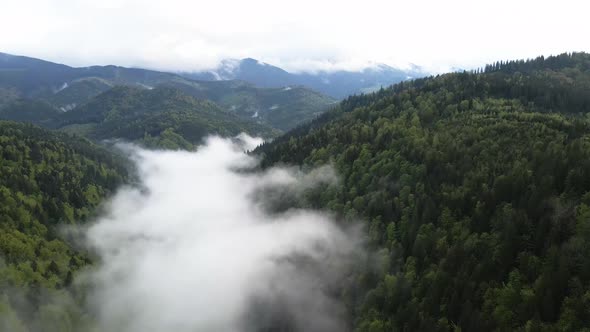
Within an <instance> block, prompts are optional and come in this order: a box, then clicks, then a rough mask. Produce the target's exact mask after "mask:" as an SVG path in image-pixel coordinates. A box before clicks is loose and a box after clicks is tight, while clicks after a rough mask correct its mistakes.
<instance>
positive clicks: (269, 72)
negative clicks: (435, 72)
mask: <svg viewBox="0 0 590 332" xmlns="http://www.w3.org/2000/svg"><path fill="white" fill-rule="evenodd" d="M426 74H427V73H426V72H425V71H424V70H423V69H422V68H420V67H419V66H416V65H411V66H410V68H409V69H407V70H401V69H396V68H393V67H391V66H388V65H385V64H376V65H374V66H372V67H367V68H364V69H362V70H359V71H346V70H336V71H317V72H314V73H308V72H299V73H290V72H287V71H285V70H283V69H281V68H279V67H276V66H273V65H270V64H267V63H264V62H260V61H258V60H256V59H252V58H246V59H242V60H237V59H229V60H224V61H222V62H221V64H220V65H219V67H218V68H217V69H215V70H212V71H202V72H192V73H181V75H183V76H185V77H189V78H194V79H198V80H234V79H238V80H243V81H247V82H252V83H254V84H256V85H257V86H260V87H275V88H276V87H285V86H292V85H303V86H306V87H309V88H311V89H314V90H316V91H319V92H322V93H325V94H327V95H329V96H331V97H334V98H337V99H342V98H344V97H346V96H349V95H352V94H359V93H363V92H364V93H366V92H372V91H375V90H378V89H379V88H381V87H386V86H389V85H391V84H394V83H397V82H401V81H405V80H408V79H412V78H418V77H422V76H426Z"/></svg>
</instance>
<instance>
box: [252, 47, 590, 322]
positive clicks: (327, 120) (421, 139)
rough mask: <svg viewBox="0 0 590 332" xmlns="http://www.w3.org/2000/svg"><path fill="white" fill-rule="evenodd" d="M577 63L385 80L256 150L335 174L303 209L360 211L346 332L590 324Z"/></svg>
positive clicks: (589, 164)
mask: <svg viewBox="0 0 590 332" xmlns="http://www.w3.org/2000/svg"><path fill="white" fill-rule="evenodd" d="M589 65H590V55H588V54H584V53H574V54H563V55H560V56H557V57H550V58H546V59H544V58H539V59H535V60H531V61H526V62H520V61H519V62H513V63H506V64H502V65H500V66H499V68H498V69H497V70H496V69H489V70H487V72H486V73H468V72H465V73H455V74H447V75H442V76H438V77H431V78H427V79H419V80H415V81H412V82H404V83H400V84H398V85H395V86H393V87H390V88H387V89H382V90H381V91H379V92H376V93H375V94H370V95H362V96H354V97H350V98H348V99H347V100H345V101H344V102H343V103H342V104H341V105H340V107H339V108H338V109H336V110H333V111H332V112H330V113H327V114H325V115H324V116H322V117H321V118H320V119H318V121H317V122H312V123H310V124H308V125H305V126H302V127H300V128H297V129H296V130H294V131H293V132H291V133H288V134H287V135H285V136H283V137H281V138H279V139H277V140H276V141H275V142H273V143H270V144H265V145H264V146H262V147H261V148H260V149H258V150H257V152H258V153H260V154H261V155H262V156H263V162H262V164H263V167H268V166H271V165H273V164H276V163H281V162H284V163H288V164H299V165H304V167H313V166H318V165H323V164H326V163H331V164H333V165H334V166H335V167H336V168H337V169H338V172H339V174H340V175H341V177H342V181H341V185H339V186H338V187H335V188H332V189H325V188H324V189H323V190H322V191H319V192H310V193H308V199H307V200H306V201H304V202H303V203H302V204H304V205H306V206H310V207H315V208H329V209H331V210H333V211H335V212H337V213H338V214H339V215H340V217H341V218H342V219H344V220H359V219H361V220H365V221H366V229H367V234H368V235H367V236H368V240H369V243H370V245H371V247H372V248H373V251H374V252H376V253H377V254H376V256H377V258H374V259H373V260H372V263H371V264H367V267H365V268H364V269H361V271H360V272H358V273H357V274H356V276H355V280H356V281H355V282H354V286H353V287H350V288H348V289H346V290H345V291H344V292H343V299H344V300H345V301H346V302H347V303H348V305H349V309H350V312H351V315H352V317H353V322H352V324H353V325H354V326H355V328H356V330H358V331H371V332H377V331H398V330H399V331H450V330H455V331H458V330H465V331H480V330H481V331H489V330H499V331H512V330H522V331H557V330H559V331H580V330H583V329H590V258H589V257H590V256H589V254H590V246H589V244H588V243H590V122H589V121H588V119H587V117H586V114H587V113H588V112H589V111H590V70H589V68H590V67H589ZM374 261H377V262H378V263H375V262H374Z"/></svg>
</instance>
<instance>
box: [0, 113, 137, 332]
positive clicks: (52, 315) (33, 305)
mask: <svg viewBox="0 0 590 332" xmlns="http://www.w3.org/2000/svg"><path fill="white" fill-rule="evenodd" d="M0 142H1V144H0V255H1V256H0V317H1V319H0V331H15V332H18V331H30V330H34V331H56V332H57V331H72V330H77V331H79V330H81V329H82V326H84V327H86V326H88V322H87V321H88V320H89V319H88V317H87V315H86V313H84V312H82V311H80V310H81V309H80V308H81V306H80V303H82V302H81V301H82V299H83V293H80V292H76V291H75V290H74V287H72V281H73V276H74V275H75V274H76V272H77V271H78V270H79V269H81V268H82V267H84V266H87V265H88V264H89V263H90V262H91V259H90V257H89V256H88V255H87V254H86V253H84V252H82V251H80V250H78V249H77V248H76V247H75V246H74V243H72V241H70V240H69V239H68V236H67V233H66V232H64V227H67V225H73V224H76V223H79V222H83V221H84V220H86V219H88V218H89V217H90V216H92V215H93V214H94V213H95V209H96V208H97V206H98V205H99V204H100V203H101V201H102V200H103V199H104V198H105V197H106V196H108V195H109V194H111V193H113V191H114V190H115V189H116V188H117V187H118V186H119V185H120V184H122V183H124V182H125V181H127V180H128V178H129V176H128V165H127V162H126V161H125V159H123V158H122V157H118V156H116V155H113V154H112V153H111V152H109V151H107V150H106V149H104V148H102V147H99V146H97V145H95V144H93V143H91V142H89V141H88V140H86V139H83V138H79V137H72V136H69V135H66V134H60V133H54V132H49V131H47V130H44V129H41V128H38V127H35V126H32V125H30V124H18V123H14V122H6V121H0ZM17 313H19V315H20V316H17Z"/></svg>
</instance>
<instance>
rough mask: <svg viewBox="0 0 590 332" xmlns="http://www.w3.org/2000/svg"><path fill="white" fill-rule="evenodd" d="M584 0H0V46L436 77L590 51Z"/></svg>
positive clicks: (119, 61)
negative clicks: (416, 69) (415, 69)
mask: <svg viewBox="0 0 590 332" xmlns="http://www.w3.org/2000/svg"><path fill="white" fill-rule="evenodd" d="M589 10H590V4H586V1H584V0H560V1H546V0H518V1H516V0H493V1H481V0H448V1H440V0H414V1H409V0H404V1H395V0H388V1H381V0H364V1H347V0H345V1H321V0H297V1H278V0H274V1H266V0H250V1H239V0H214V1H200V0H166V1H150V0H99V1H97V0H2V10H1V11H0V31H2V32H1V33H0V51H2V52H7V53H12V54H19V55H27V56H33V57H39V58H44V59H47V60H50V61H55V62H61V63H66V64H69V65H74V66H85V65H93V64H101V65H105V64H116V65H122V66H131V67H144V68H151V69H160V70H172V71H175V70H182V71H193V70H205V69H212V68H214V67H215V66H216V65H217V64H218V63H219V62H220V61H221V60H222V59H224V58H244V57H252V58H256V59H259V60H262V61H264V62H267V63H270V64H273V65H277V66H280V67H282V68H284V69H286V70H288V71H315V70H322V69H324V70H337V69H352V70H356V69H360V68H363V67H366V66H368V65H371V64H374V63H386V64H389V65H392V66H396V67H402V68H403V67H406V66H408V65H409V64H410V63H413V64H417V65H420V66H423V67H424V68H426V69H427V70H429V71H432V72H442V71H446V70H448V69H450V68H453V67H459V68H474V67H477V66H483V65H484V64H486V63H489V62H492V61H497V60H502V59H521V58H530V57H535V56H538V55H551V54H559V53H563V52H571V51H590V38H588V33H589V32H590V25H589V24H588V20H587V13H588V12H589Z"/></svg>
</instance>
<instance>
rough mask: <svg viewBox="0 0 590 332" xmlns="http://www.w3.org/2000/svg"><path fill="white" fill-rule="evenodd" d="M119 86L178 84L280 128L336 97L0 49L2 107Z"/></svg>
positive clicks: (79, 97) (72, 100)
mask: <svg viewBox="0 0 590 332" xmlns="http://www.w3.org/2000/svg"><path fill="white" fill-rule="evenodd" d="M117 86H129V87H138V88H143V89H146V90H149V89H153V88H154V87H157V86H168V87H175V88H178V89H181V90H183V91H185V92H186V93H188V94H190V95H192V96H194V97H196V98H200V99H209V100H212V101H214V102H217V103H218V104H219V105H220V106H222V107H224V108H228V109H229V110H231V111H234V112H235V113H236V114H237V115H239V116H240V117H242V119H248V120H250V121H255V122H259V123H262V124H266V125H271V126H273V127H274V128H277V129H281V130H287V129H291V128H293V127H294V126H296V125H297V124H300V123H302V122H305V121H308V120H310V119H313V118H314V117H315V116H317V115H318V114H320V113H321V112H323V111H325V110H327V109H328V108H329V107H331V104H332V103H334V102H335V100H334V99H333V98H330V97H327V96H325V95H322V94H320V93H317V92H315V91H312V90H310V89H308V88H305V87H293V88H281V89H278V88H274V89H271V88H258V87H255V86H254V85H252V84H247V83H245V82H241V81H227V82H226V81H223V82H211V81H194V80H191V79H187V78H184V77H181V76H179V75H176V74H172V73H164V72H158V71H152V70H146V69H137V68H125V67H117V66H92V67H82V68H73V67H69V66H66V65H61V64H56V63H52V62H48V61H43V60H39V59H34V58H28V57H23V56H14V55H9V54H5V53H0V109H2V108H5V107H6V106H7V105H10V103H11V102H12V101H14V100H15V99H18V98H21V99H22V98H25V99H34V100H38V101H43V102H45V103H47V104H49V105H51V106H52V107H54V108H55V109H57V110H60V111H62V112H67V111H71V110H73V109H75V108H76V107H78V106H80V105H84V104H85V103H88V102H89V101H90V100H91V99H92V98H94V97H96V96H98V95H99V94H101V93H103V92H105V91H107V90H109V89H111V88H113V87H117Z"/></svg>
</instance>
